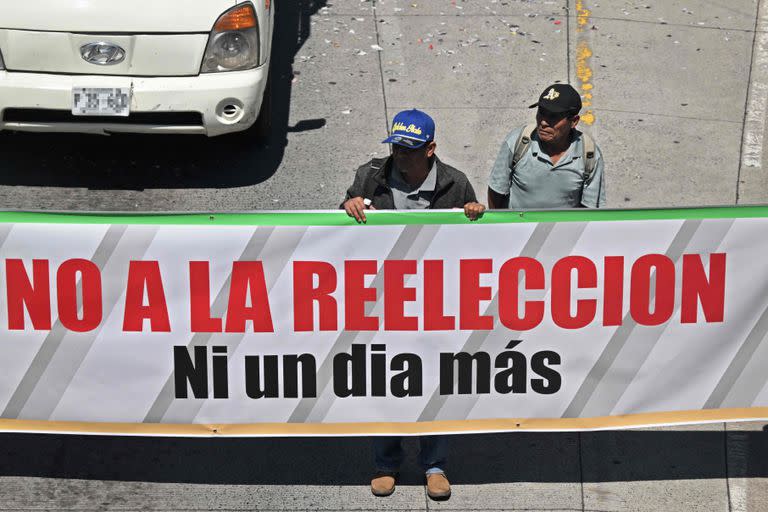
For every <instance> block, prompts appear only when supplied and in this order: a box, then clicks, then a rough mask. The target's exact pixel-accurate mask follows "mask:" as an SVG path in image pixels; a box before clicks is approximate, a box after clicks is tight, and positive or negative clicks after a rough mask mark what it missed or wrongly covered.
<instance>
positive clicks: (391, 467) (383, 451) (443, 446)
mask: <svg viewBox="0 0 768 512" xmlns="http://www.w3.org/2000/svg"><path fill="white" fill-rule="evenodd" d="M402 440H403V438H402V437H400V436H387V437H374V438H373V455H374V461H375V464H376V470H377V471H386V472H396V471H398V470H399V469H400V465H401V464H402V463H403V459H404V458H405V452H404V451H403V445H402V443H401V441H402ZM419 444H420V445H421V449H420V451H419V463H420V464H421V466H422V467H423V468H424V471H425V472H427V473H442V472H443V470H444V469H445V465H446V463H447V462H448V436H421V437H419Z"/></svg>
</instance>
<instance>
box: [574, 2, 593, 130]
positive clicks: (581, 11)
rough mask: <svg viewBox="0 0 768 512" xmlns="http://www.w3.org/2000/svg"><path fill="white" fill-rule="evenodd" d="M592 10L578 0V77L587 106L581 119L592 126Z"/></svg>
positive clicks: (584, 103) (585, 105)
mask: <svg viewBox="0 0 768 512" xmlns="http://www.w3.org/2000/svg"><path fill="white" fill-rule="evenodd" d="M591 14H592V12H591V11H590V10H589V9H587V6H586V3H585V2H584V0H576V39H577V41H578V42H577V45H576V78H578V80H579V88H580V89H581V93H582V96H583V98H584V101H583V106H584V108H587V109H588V110H586V111H585V112H584V113H583V114H582V115H581V120H582V121H583V122H584V123H585V124H587V125H589V126H592V125H593V124H594V123H595V113H594V112H593V111H592V110H591V109H589V107H591V106H592V99H593V92H592V91H593V89H594V85H593V83H592V68H591V67H590V65H589V61H590V59H591V58H592V49H591V48H590V46H589V38H588V37H587V34H588V32H587V30H589V24H590V20H589V17H590V15H591Z"/></svg>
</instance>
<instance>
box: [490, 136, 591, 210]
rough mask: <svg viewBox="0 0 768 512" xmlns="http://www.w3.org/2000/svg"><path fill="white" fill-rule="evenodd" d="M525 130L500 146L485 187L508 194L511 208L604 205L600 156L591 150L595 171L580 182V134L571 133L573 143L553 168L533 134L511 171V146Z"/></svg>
mask: <svg viewBox="0 0 768 512" xmlns="http://www.w3.org/2000/svg"><path fill="white" fill-rule="evenodd" d="M524 128H525V127H523V126H521V127H520V128H518V129H516V130H514V131H512V133H510V134H509V135H508V136H507V138H506V139H505V140H504V142H503V143H502V144H501V150H500V151H499V156H498V157H497V158H496V162H495V163H494V164H493V169H492V170H491V175H490V177H489V178H488V186H489V187H490V188H491V189H492V190H494V191H496V192H498V193H499V194H502V195H509V207H510V208H511V209H537V208H569V207H570V208H575V207H579V206H585V207H587V208H598V207H602V206H605V175H604V173H603V156H602V154H601V153H600V148H598V147H595V170H594V171H593V173H592V176H590V178H589V180H588V181H587V182H586V183H584V148H583V142H582V138H581V132H580V131H578V130H576V131H575V132H574V134H575V135H574V137H573V141H572V142H571V146H570V147H569V148H568V151H566V152H565V153H564V154H563V156H562V157H561V158H560V160H559V161H558V162H557V165H553V164H552V160H550V158H549V155H547V154H546V153H544V152H543V151H542V150H541V146H539V141H538V138H537V136H536V135H535V134H534V137H533V140H532V141H531V143H530V147H529V148H528V150H527V151H526V152H525V154H524V155H523V157H522V158H521V159H520V161H519V162H518V163H517V168H516V169H514V170H513V169H512V160H513V158H514V156H515V145H516V144H517V140H518V138H519V137H520V133H521V132H522V130H523V129H524Z"/></svg>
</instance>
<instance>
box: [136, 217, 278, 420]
mask: <svg viewBox="0 0 768 512" xmlns="http://www.w3.org/2000/svg"><path fill="white" fill-rule="evenodd" d="M274 232H275V228H274V227H272V226H266V227H261V226H260V227H257V228H256V229H255V230H254V232H253V234H252V235H251V238H250V239H249V240H248V243H247V244H246V245H245V249H243V252H242V253H241V254H240V257H239V258H238V260H239V261H253V260H257V259H259V255H260V254H261V252H262V250H263V249H264V246H265V245H266V244H267V241H268V240H269V238H270V237H271V236H272V235H273V234H274ZM231 281H232V274H231V272H230V275H229V276H228V277H227V279H226V280H225V281H224V284H223V285H222V287H221V289H220V290H219V293H218V294H217V295H216V298H215V299H214V301H213V304H212V305H211V314H212V315H214V316H217V317H219V318H222V317H223V316H224V313H226V310H227V301H228V299H229V285H230V283H231ZM212 336H213V334H212V333H195V334H194V335H192V339H191V340H190V342H189V344H188V345H187V346H188V347H194V346H204V345H207V344H208V343H209V342H210V340H211V337H212ZM173 386H174V383H173V374H170V375H169V376H168V378H167V379H166V380H165V384H164V385H163V387H162V388H161V389H160V392H159V393H158V395H157V397H156V398H155V400H154V402H153V403H152V406H151V407H150V408H149V411H147V414H146V416H144V423H160V422H161V421H162V420H163V417H164V416H165V414H166V412H168V409H169V408H170V407H171V404H172V403H173V402H174V396H175V393H174V391H173Z"/></svg>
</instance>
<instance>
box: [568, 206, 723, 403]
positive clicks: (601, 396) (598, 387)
mask: <svg viewBox="0 0 768 512" xmlns="http://www.w3.org/2000/svg"><path fill="white" fill-rule="evenodd" d="M732 225H733V220H732V219H723V220H714V221H709V222H708V227H709V228H710V229H709V230H707V232H706V234H704V235H702V236H701V237H699V238H698V239H695V238H694V237H695V235H696V234H697V232H698V231H699V228H700V227H701V226H702V221H701V220H686V221H685V222H684V223H683V225H682V226H681V227H680V229H679V230H678V232H677V234H676V235H675V237H674V239H673V240H672V243H671V244H670V246H669V248H668V249H667V251H666V256H667V257H669V258H670V259H671V260H673V261H675V262H676V263H677V262H678V261H679V260H680V258H681V257H682V255H683V253H684V252H685V251H686V249H690V250H691V251H692V252H698V253H703V252H712V251H715V250H716V249H717V247H719V245H720V244H721V243H722V241H723V239H724V238H725V236H726V235H727V234H728V231H730V229H731V226H732ZM654 278H655V276H654ZM653 296H654V295H653V292H652V298H653ZM678 307H679V306H678ZM676 311H677V308H676ZM635 327H637V324H636V322H635V321H634V320H633V319H632V317H631V315H630V313H627V314H626V315H625V317H624V320H623V322H622V325H621V326H620V327H619V328H618V329H617V330H616V331H615V333H614V335H613V336H612V337H611V339H610V341H609V342H608V345H607V346H606V347H605V349H603V352H602V353H601V354H600V357H599V358H598V360H597V362H596V363H595V364H594V365H593V367H592V369H591V370H590V372H589V374H588V375H587V377H586V378H585V380H584V382H583V383H582V385H581V387H580V388H579V390H578V391H577V393H576V395H575V396H574V398H573V399H572V400H571V403H570V404H569V405H568V407H567V408H566V410H565V412H564V413H563V417H564V418H569V417H580V416H601V415H608V414H611V412H612V410H613V408H614V407H615V406H616V404H617V403H618V402H619V400H620V399H621V397H622V396H623V394H624V393H625V392H626V390H627V389H628V388H629V386H630V384H631V383H632V381H633V380H634V379H635V377H636V376H637V373H638V372H639V371H640V368H641V367H642V366H643V364H644V363H645V361H646V360H647V359H648V357H649V355H650V353H651V351H652V350H653V348H654V347H655V346H656V344H657V343H658V342H659V340H660V339H661V337H662V335H663V333H664V331H665V330H666V327H667V325H666V324H663V325H660V326H655V327H644V328H643V329H642V330H636V329H635Z"/></svg>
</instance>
